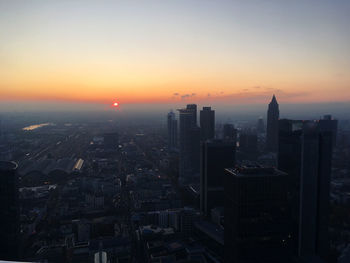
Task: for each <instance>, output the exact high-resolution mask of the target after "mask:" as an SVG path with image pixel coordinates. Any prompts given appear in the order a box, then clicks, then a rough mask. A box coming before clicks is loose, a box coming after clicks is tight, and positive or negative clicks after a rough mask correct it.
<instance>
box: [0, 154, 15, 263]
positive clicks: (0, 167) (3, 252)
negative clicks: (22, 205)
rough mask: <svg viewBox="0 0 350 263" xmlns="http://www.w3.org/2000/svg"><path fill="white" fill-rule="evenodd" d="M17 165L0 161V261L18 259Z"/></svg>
mask: <svg viewBox="0 0 350 263" xmlns="http://www.w3.org/2000/svg"><path fill="white" fill-rule="evenodd" d="M16 170H17V164H16V163H14V162H5V161H0V233H1V239H0V259H2V260H15V259H18V246H19V244H18V241H19V240H18V235H19V202H18V178H17V173H16Z"/></svg>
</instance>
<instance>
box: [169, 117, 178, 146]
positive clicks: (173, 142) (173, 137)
mask: <svg viewBox="0 0 350 263" xmlns="http://www.w3.org/2000/svg"><path fill="white" fill-rule="evenodd" d="M167 120H168V148H169V149H170V150H172V149H175V148H176V147H177V120H176V119H175V113H174V112H172V111H171V112H169V113H168V118H167Z"/></svg>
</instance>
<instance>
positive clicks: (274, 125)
mask: <svg viewBox="0 0 350 263" xmlns="http://www.w3.org/2000/svg"><path fill="white" fill-rule="evenodd" d="M279 116H280V112H279V106H278V103H277V100H276V97H275V95H273V97H272V100H271V102H270V104H269V108H268V110H267V129H266V149H267V150H268V151H272V152H277V148H278V119H279Z"/></svg>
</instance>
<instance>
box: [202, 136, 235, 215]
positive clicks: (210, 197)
mask: <svg viewBox="0 0 350 263" xmlns="http://www.w3.org/2000/svg"><path fill="white" fill-rule="evenodd" d="M235 148H236V147H235V143H234V142H233V141H227V140H225V141H222V140H212V141H206V142H202V145H201V170H200V209H201V212H202V213H203V214H204V215H206V216H209V213H210V210H211V209H212V208H214V207H219V206H220V207H223V206H224V175H225V171H224V170H225V168H227V167H233V166H234V165H235V151H236V149H235Z"/></svg>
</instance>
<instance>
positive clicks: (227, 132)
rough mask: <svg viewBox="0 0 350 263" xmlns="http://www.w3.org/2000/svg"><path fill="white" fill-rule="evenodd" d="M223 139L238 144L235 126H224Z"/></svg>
mask: <svg viewBox="0 0 350 263" xmlns="http://www.w3.org/2000/svg"><path fill="white" fill-rule="evenodd" d="M223 138H224V140H229V141H233V142H234V143H235V144H236V142H237V130H236V129H235V126H233V124H228V123H226V124H224V129H223Z"/></svg>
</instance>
